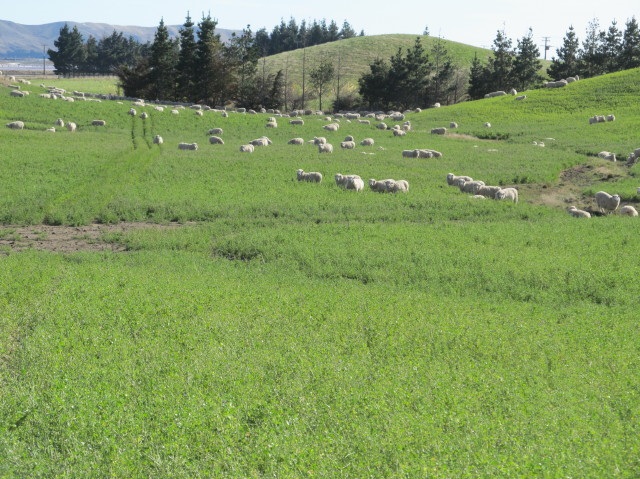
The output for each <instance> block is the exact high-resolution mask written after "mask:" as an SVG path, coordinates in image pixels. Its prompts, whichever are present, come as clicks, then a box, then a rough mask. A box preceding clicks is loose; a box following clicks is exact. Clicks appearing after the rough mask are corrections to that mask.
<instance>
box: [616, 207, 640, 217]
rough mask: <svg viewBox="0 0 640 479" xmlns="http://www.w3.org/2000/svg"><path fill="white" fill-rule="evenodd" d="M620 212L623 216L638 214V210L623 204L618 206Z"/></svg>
mask: <svg viewBox="0 0 640 479" xmlns="http://www.w3.org/2000/svg"><path fill="white" fill-rule="evenodd" d="M620 214H621V215H623V216H638V212H637V211H636V209H635V208H634V207H633V206H631V205H624V206H623V207H622V208H620Z"/></svg>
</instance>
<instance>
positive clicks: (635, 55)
mask: <svg viewBox="0 0 640 479" xmlns="http://www.w3.org/2000/svg"><path fill="white" fill-rule="evenodd" d="M619 66H620V68H621V69H623V70H627V69H629V68H637V67H640V28H639V27H638V22H637V21H636V17H631V19H630V20H627V22H626V23H625V30H624V34H623V36H622V48H621V52H620V62H619Z"/></svg>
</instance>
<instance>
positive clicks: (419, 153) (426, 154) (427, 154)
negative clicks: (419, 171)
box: [413, 148, 442, 158]
mask: <svg viewBox="0 0 640 479" xmlns="http://www.w3.org/2000/svg"><path fill="white" fill-rule="evenodd" d="M413 151H414V153H413V156H414V158H442V153H441V152H439V151H436V150H430V149H428V148H420V149H417V150H413Z"/></svg>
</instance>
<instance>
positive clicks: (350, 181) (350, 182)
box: [344, 175, 364, 191]
mask: <svg viewBox="0 0 640 479" xmlns="http://www.w3.org/2000/svg"><path fill="white" fill-rule="evenodd" d="M344 187H345V189H347V190H355V191H362V190H363V189H364V181H362V178H360V177H359V176H358V175H347V182H346V184H345V185H344Z"/></svg>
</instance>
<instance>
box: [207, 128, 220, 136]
mask: <svg viewBox="0 0 640 479" xmlns="http://www.w3.org/2000/svg"><path fill="white" fill-rule="evenodd" d="M207 133H208V134H209V135H222V133H223V131H222V128H211V129H210V130H209V131H208V132H207Z"/></svg>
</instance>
